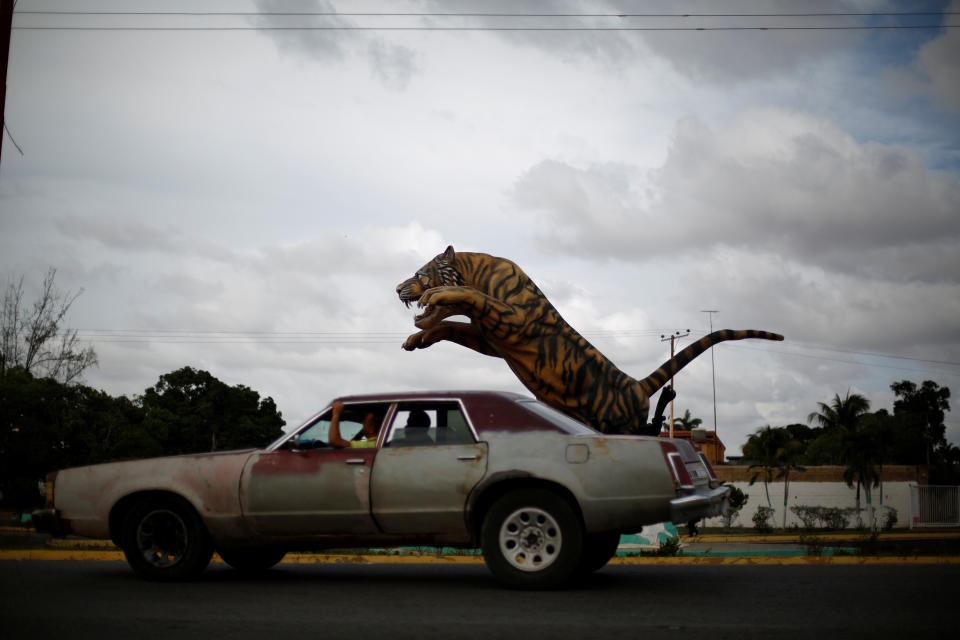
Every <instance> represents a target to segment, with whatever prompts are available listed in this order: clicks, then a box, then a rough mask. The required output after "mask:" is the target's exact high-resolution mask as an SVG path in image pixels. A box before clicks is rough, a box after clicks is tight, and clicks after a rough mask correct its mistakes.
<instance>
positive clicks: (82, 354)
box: [0, 268, 97, 383]
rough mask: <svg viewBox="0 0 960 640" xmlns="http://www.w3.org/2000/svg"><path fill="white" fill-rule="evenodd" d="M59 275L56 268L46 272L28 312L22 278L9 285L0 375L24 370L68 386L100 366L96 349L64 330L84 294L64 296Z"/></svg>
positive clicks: (0, 327)
mask: <svg viewBox="0 0 960 640" xmlns="http://www.w3.org/2000/svg"><path fill="white" fill-rule="evenodd" d="M56 275H57V270H56V269H54V268H51V269H50V270H49V271H47V275H46V277H44V279H43V286H42V288H41V292H40V297H39V298H38V299H37V300H36V301H35V302H34V303H33V307H32V309H30V310H29V311H28V310H27V309H25V308H24V305H23V276H21V277H20V278H19V280H17V281H16V282H13V281H10V282H9V284H8V285H7V289H6V291H5V292H4V296H3V310H2V312H0V375H3V374H4V373H6V370H7V369H10V368H13V367H22V368H23V369H25V370H27V371H28V372H30V373H31V374H32V375H34V376H38V377H41V376H42V377H49V378H54V379H55V380H59V381H60V382H64V383H69V382H72V381H74V380H78V379H79V378H80V376H81V375H82V374H83V372H84V370H86V369H87V368H89V367H91V366H95V365H96V364H97V355H96V353H95V352H94V350H93V347H91V346H83V345H81V344H80V343H79V341H78V339H77V332H76V331H75V330H70V329H62V326H63V323H64V320H65V319H66V316H67V312H69V311H70V307H71V306H72V305H73V303H74V301H75V300H76V299H77V298H78V297H79V296H80V294H81V293H83V290H82V289H81V290H80V291H77V292H76V293H73V294H69V293H67V294H64V293H61V292H60V291H58V290H57V288H56V286H55V280H56ZM58 338H59V339H58Z"/></svg>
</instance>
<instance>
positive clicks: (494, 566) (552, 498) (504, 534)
mask: <svg viewBox="0 0 960 640" xmlns="http://www.w3.org/2000/svg"><path fill="white" fill-rule="evenodd" d="M481 546H482V548H483V558H484V561H485V562H486V563H487V566H488V567H489V568H490V571H491V572H492V573H493V575H494V576H495V577H496V578H497V579H499V580H500V581H502V582H504V583H506V584H508V585H510V586H513V587H519V588H527V589H547V588H553V587H558V586H561V585H562V584H564V583H565V582H566V581H567V580H568V579H569V578H570V577H571V576H572V575H573V573H574V571H575V570H576V568H577V563H578V562H579V560H580V554H581V552H582V549H583V528H582V527H581V525H580V519H579V517H578V516H577V514H576V512H575V511H574V510H573V507H571V506H570V504H569V503H567V501H566V500H564V499H563V498H561V497H560V496H558V495H557V494H555V493H552V492H550V491H547V490H544V489H523V490H520V491H514V492H512V493H508V494H506V495H505V496H503V497H502V498H500V500H498V501H497V502H496V503H494V505H493V506H492V507H491V508H490V511H489V512H488V513H487V515H486V517H485V518H484V520H483V528H482V531H481Z"/></svg>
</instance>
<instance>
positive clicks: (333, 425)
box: [327, 400, 350, 449]
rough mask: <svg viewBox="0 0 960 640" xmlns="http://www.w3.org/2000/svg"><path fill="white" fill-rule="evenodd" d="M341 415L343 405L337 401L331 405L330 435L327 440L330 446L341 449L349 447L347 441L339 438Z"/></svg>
mask: <svg viewBox="0 0 960 640" xmlns="http://www.w3.org/2000/svg"><path fill="white" fill-rule="evenodd" d="M342 413H343V403H342V402H340V401H339V400H338V401H336V402H334V403H333V415H332V416H331V417H330V433H329V434H328V435H329V437H328V438H327V439H328V440H329V441H330V446H333V447H336V448H337V449H343V448H346V447H349V446H350V441H349V440H344V439H343V438H342V437H340V415H341V414H342Z"/></svg>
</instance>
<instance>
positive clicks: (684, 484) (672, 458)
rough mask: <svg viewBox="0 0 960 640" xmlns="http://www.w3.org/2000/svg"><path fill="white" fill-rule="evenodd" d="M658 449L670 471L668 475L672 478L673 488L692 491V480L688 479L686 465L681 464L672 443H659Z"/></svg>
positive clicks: (678, 453) (681, 460) (688, 474)
mask: <svg viewBox="0 0 960 640" xmlns="http://www.w3.org/2000/svg"><path fill="white" fill-rule="evenodd" d="M660 448H661V449H662V450H663V454H664V456H665V457H666V459H667V468H669V469H670V474H671V475H672V476H673V484H674V488H676V489H692V488H693V478H691V477H690V473H689V472H688V471H687V467H686V465H685V464H683V458H682V457H681V456H680V452H679V451H677V447H676V446H675V445H674V444H673V443H672V442H661V443H660Z"/></svg>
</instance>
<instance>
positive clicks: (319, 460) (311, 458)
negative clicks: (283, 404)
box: [250, 448, 377, 476]
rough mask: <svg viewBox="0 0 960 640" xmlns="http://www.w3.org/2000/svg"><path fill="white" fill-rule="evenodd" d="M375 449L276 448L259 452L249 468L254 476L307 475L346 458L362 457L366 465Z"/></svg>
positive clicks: (369, 463) (369, 462)
mask: <svg viewBox="0 0 960 640" xmlns="http://www.w3.org/2000/svg"><path fill="white" fill-rule="evenodd" d="M376 455H377V450H376V449H333V448H329V449H317V450H314V451H287V450H278V451H273V452H270V453H261V454H259V456H258V458H257V461H256V462H254V463H253V466H252V467H251V468H250V473H251V474H253V475H255V476H260V475H264V476H270V475H295V476H300V475H308V474H315V473H317V472H319V471H320V469H321V468H322V467H323V466H324V465H328V464H337V465H343V464H346V463H347V460H353V459H357V458H362V459H363V460H364V464H365V465H366V466H370V465H372V464H373V459H374V457H376Z"/></svg>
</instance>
